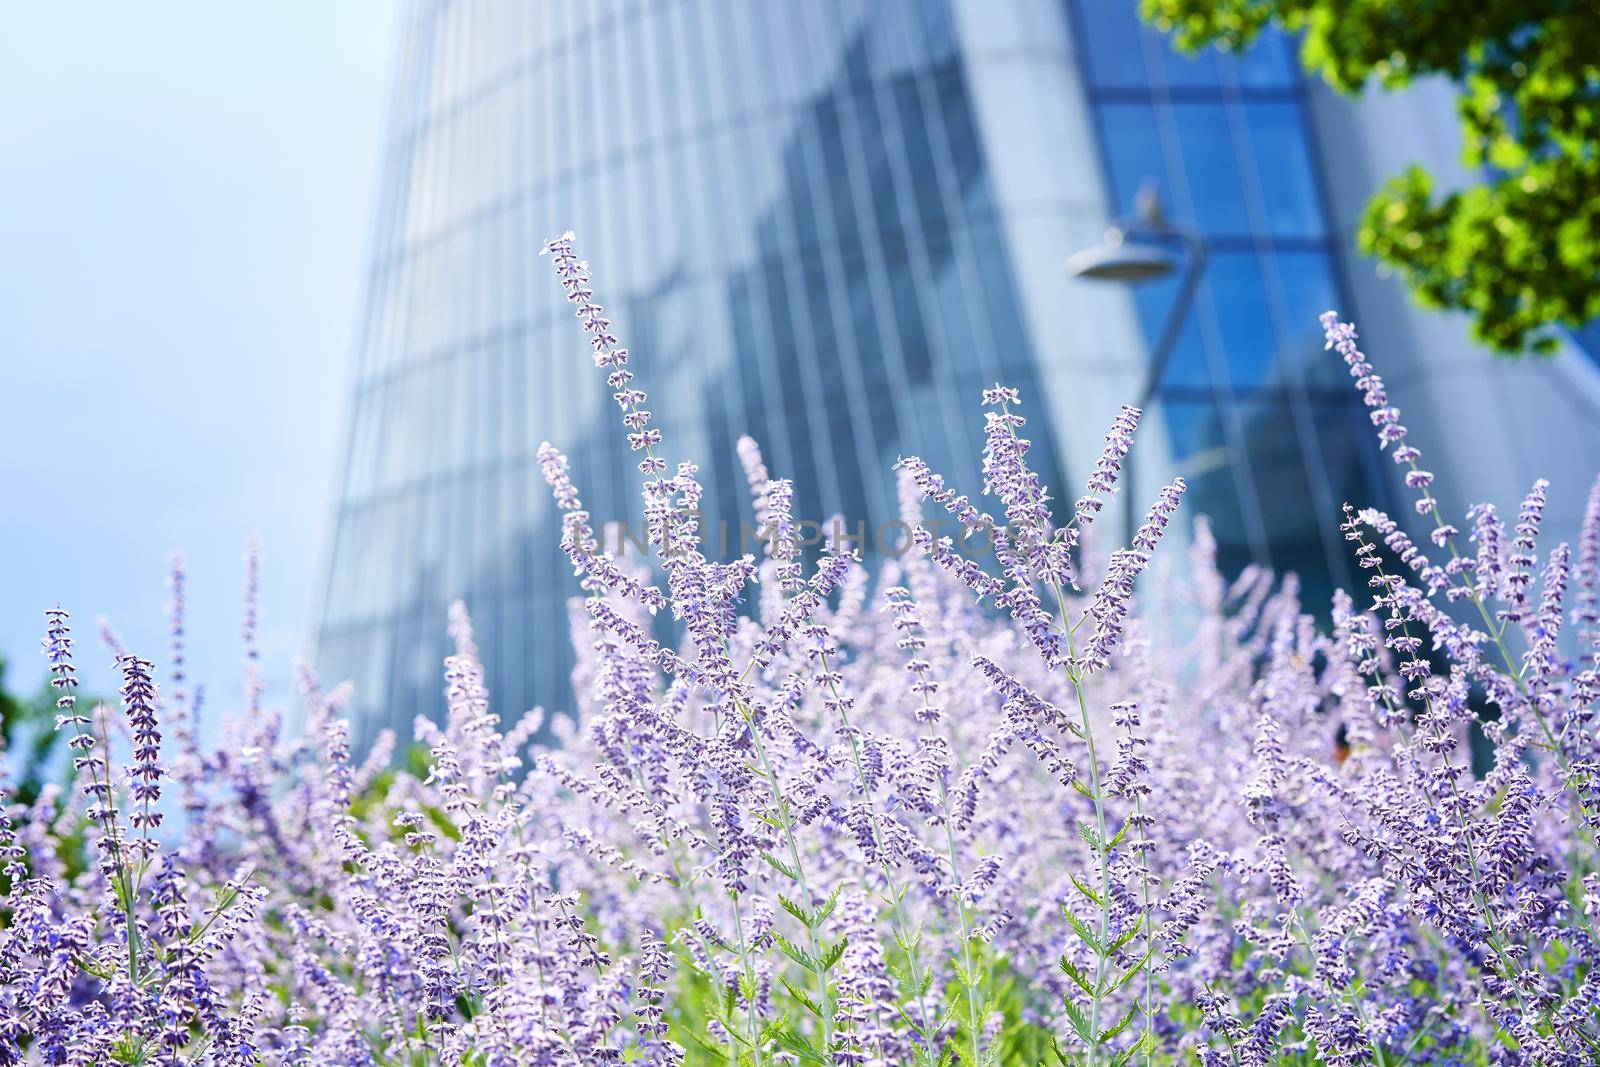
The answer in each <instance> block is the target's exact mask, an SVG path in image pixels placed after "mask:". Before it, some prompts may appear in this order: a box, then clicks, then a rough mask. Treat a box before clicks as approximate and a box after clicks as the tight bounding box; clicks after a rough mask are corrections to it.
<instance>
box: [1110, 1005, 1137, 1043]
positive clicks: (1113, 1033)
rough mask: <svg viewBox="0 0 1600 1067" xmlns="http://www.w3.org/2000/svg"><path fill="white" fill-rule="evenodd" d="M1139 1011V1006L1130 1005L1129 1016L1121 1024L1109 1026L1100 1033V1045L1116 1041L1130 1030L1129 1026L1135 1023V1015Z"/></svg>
mask: <svg viewBox="0 0 1600 1067" xmlns="http://www.w3.org/2000/svg"><path fill="white" fill-rule="evenodd" d="M1137 1010H1139V1005H1137V1004H1130V1005H1128V1011H1127V1014H1125V1015H1123V1017H1122V1020H1121V1021H1120V1022H1118V1023H1117V1024H1116V1025H1115V1026H1108V1027H1106V1028H1105V1029H1104V1030H1102V1031H1100V1044H1102V1045H1103V1044H1105V1043H1106V1042H1107V1041H1112V1040H1114V1039H1115V1038H1116V1037H1117V1035H1118V1034H1120V1033H1122V1031H1124V1030H1126V1029H1127V1028H1128V1024H1129V1023H1131V1022H1133V1013H1134V1012H1135V1011H1137Z"/></svg>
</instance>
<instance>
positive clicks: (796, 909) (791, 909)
mask: <svg viewBox="0 0 1600 1067" xmlns="http://www.w3.org/2000/svg"><path fill="white" fill-rule="evenodd" d="M778 904H779V905H780V906H781V907H782V908H783V910H784V911H786V912H788V913H789V914H790V915H793V916H794V917H795V918H796V919H799V920H800V924H801V925H802V926H804V927H806V929H808V930H809V929H810V928H811V913H810V912H809V911H807V910H806V909H805V908H803V907H801V906H800V905H799V904H796V903H795V902H794V901H792V900H790V899H789V898H788V897H786V896H784V895H783V894H782V893H779V894H778Z"/></svg>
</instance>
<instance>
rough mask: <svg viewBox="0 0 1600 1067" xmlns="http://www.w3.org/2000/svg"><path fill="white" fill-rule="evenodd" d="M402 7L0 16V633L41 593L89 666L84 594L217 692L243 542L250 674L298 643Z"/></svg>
mask: <svg viewBox="0 0 1600 1067" xmlns="http://www.w3.org/2000/svg"><path fill="white" fill-rule="evenodd" d="M397 6H398V5H391V4H389V3H386V2H383V0H366V2H354V0H341V2H339V3H333V4H330V3H326V2H323V0H273V2H272V3H262V4H227V5H216V4H207V3H198V2H190V3H177V2H162V3H159V4H100V3H97V4H89V3H77V2H70V3H69V2H54V0H53V2H50V3H46V2H44V0H39V2H35V3H31V4H26V5H10V6H8V7H7V13H6V32H5V33H4V34H0V101H3V106H0V159H3V160H4V164H3V165H0V256H3V257H4V258H3V262H4V265H5V275H4V283H3V284H0V383H3V385H0V491H3V493H4V499H5V506H4V509H3V511H0V654H3V655H4V656H5V657H6V659H8V660H9V661H10V663H11V666H10V670H9V672H8V679H9V683H10V685H11V687H12V688H23V689H29V690H31V689H32V688H33V686H35V685H37V684H38V681H39V679H40V677H41V676H42V671H43V659H42V657H41V656H40V655H39V653H38V639H39V633H40V631H41V625H42V616H41V612H42V611H43V609H45V608H46V607H49V606H51V605H53V604H55V603H57V602H58V601H59V602H60V603H61V604H62V605H63V606H64V607H66V608H67V609H68V610H69V611H71V612H72V613H73V615H74V616H75V619H76V621H77V627H76V628H77V630H78V631H79V637H80V645H79V650H80V665H81V667H82V669H83V673H84V674H85V676H86V681H87V682H88V683H89V684H90V685H97V686H100V687H101V689H102V691H105V690H106V687H109V686H110V685H111V684H112V675H111V672H110V656H109V654H108V653H106V652H105V651H104V650H103V648H102V647H101V646H100V644H99V642H98V641H97V640H95V639H94V637H93V631H94V619H95V617H96V616H97V615H100V614H104V615H106V616H107V617H108V618H109V620H110V621H111V624H112V625H113V627H114V628H115V629H117V630H118V632H119V633H120V634H121V635H122V637H123V639H124V641H125V642H126V644H127V645H128V646H129V648H130V649H132V650H134V651H137V652H140V653H141V654H143V655H147V656H150V657H151V658H153V659H156V660H157V662H158V663H161V664H163V665H164V663H165V656H166V638H165V621H164V617H163V605H164V603H165V601H166V589H165V575H166V566H167V564H166V559H167V555H168V553H169V552H170V551H171V550H173V549H183V550H185V551H186V553H187V554H188V557H189V572H190V573H189V602H190V610H189V614H190V629H191V633H192V637H191V641H192V645H193V652H192V656H191V659H192V673H193V674H194V675H195V676H196V680H198V681H203V682H204V683H205V684H206V685H207V688H208V690H209V693H210V701H211V704H212V707H214V708H228V707H237V706H238V705H239V702H240V697H239V695H238V694H239V693H240V692H241V687H242V677H243V675H242V670H241V667H240V662H239V655H238V649H239V614H240V591H241V587H242V581H243V569H242V562H241V559H242V554H243V551H244V547H245V543H246V540H247V538H248V537H249V536H250V534H251V533H252V532H259V533H260V535H261V538H262V541H263V545H264V553H263V554H264V565H263V585H264V588H263V598H262V599H263V603H262V636H263V663H264V666H265V668H266V670H267V675H268V681H269V685H270V686H271V687H272V688H273V689H274V690H276V691H277V693H278V694H279V695H280V696H281V695H283V694H285V693H286V692H287V687H288V682H289V678H290V676H291V661H292V657H293V656H294V655H296V654H297V653H299V652H301V651H303V650H305V648H306V647H307V643H308V640H309V635H310V629H311V621H312V618H313V600H314V597H315V593H316V589H317V587H318V585H319V583H320V576H319V573H318V572H319V569H320V567H321V565H322V564H321V554H322V552H323V550H324V547H323V537H324V533H325V531H326V529H327V526H328V515H329V508H330V501H331V492H332V479H333V470H334V466H335V461H336V457H337V453H338V451H339V442H340V438H341V435H342V432H343V430H342V423H343V417H344V413H343V392H344V386H345V382H346V380H347V376H348V367H349V362H350V352H351V345H352V335H353V330H354V325H355V322H356V318H357V310H358V304H359V300H360V296H361V281H362V275H363V273H364V266H363V264H364V260H365V254H366V248H365V246H366V240H367V233H368V229H369V220H370V215H371V210H370V206H371V202H372V199H373V193H374V191H375V189H376V182H377V174H378V162H379V151H380V146H381V138H382V132H383V123H384V119H385V104H386V101H385V92H386V88H387V79H388V73H389V65H390V50H391V44H392V39H393V35H394V32H395V28H396V27H395V22H396V15H395V11H396V8H397Z"/></svg>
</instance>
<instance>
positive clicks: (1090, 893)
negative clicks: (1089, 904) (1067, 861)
mask: <svg viewBox="0 0 1600 1067" xmlns="http://www.w3.org/2000/svg"><path fill="white" fill-rule="evenodd" d="M1067 877H1068V878H1071V879H1072V884H1073V885H1074V886H1076V887H1077V889H1078V892H1080V893H1082V894H1083V895H1084V896H1086V897H1088V898H1089V899H1090V900H1092V901H1094V902H1095V903H1096V904H1103V903H1105V901H1103V900H1101V899H1100V894H1099V893H1096V892H1095V891H1094V890H1093V889H1090V888H1089V887H1088V886H1087V885H1086V884H1085V883H1084V881H1083V879H1081V878H1079V877H1078V876H1077V875H1075V874H1073V873H1071V872H1070V871H1069V872H1068V873H1067Z"/></svg>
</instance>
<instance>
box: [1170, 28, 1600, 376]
mask: <svg viewBox="0 0 1600 1067" xmlns="http://www.w3.org/2000/svg"><path fill="white" fill-rule="evenodd" d="M1142 10H1143V13H1144V15H1145V17H1146V18H1147V19H1149V20H1150V21H1151V22H1152V23H1154V24H1155V25H1156V26H1157V27H1159V28H1160V29H1162V30H1165V31H1167V32H1170V33H1171V34H1172V37H1173V39H1174V41H1175V42H1176V43H1177V45H1178V46H1179V47H1180V48H1184V49H1189V50H1196V49H1199V48H1202V47H1205V46H1207V45H1216V46H1220V47H1223V48H1230V49H1231V48H1243V47H1247V46H1248V45H1249V44H1250V42H1251V41H1252V40H1253V39H1254V38H1255V36H1256V35H1257V34H1259V33H1260V32H1261V30H1262V29H1263V28H1264V27H1266V26H1267V25H1269V24H1273V25H1276V26H1279V27H1281V28H1283V29H1285V30H1288V31H1290V32H1294V33H1302V34H1303V35H1304V39H1303V40H1304V43H1303V46H1302V48H1301V60H1302V62H1303V63H1304V65H1305V67H1306V69H1307V70H1309V71H1311V72H1313V73H1315V74H1318V75H1320V76H1321V77H1322V78H1324V79H1325V80H1326V81H1327V82H1328V83H1329V84H1330V85H1332V86H1333V87H1334V88H1336V89H1338V90H1340V91H1341V92H1346V93H1357V92H1360V91H1361V90H1362V89H1363V88H1365V87H1366V86H1368V85H1369V84H1372V83H1374V82H1375V83H1377V84H1378V85H1381V86H1383V87H1384V88H1387V89H1397V88H1401V87H1403V86H1405V85H1408V84H1410V83H1411V82H1412V81H1413V80H1414V79H1416V78H1419V77H1424V76H1429V75H1442V76H1444V77H1447V78H1450V79H1451V80H1452V81H1454V82H1455V83H1456V84H1457V85H1458V86H1459V88H1460V90H1461V97H1460V101H1459V104H1458V108H1457V111H1458V115H1459V118H1460V123H1461V132H1462V140H1463V143H1464V151H1463V162H1464V163H1466V165H1467V166H1468V167H1471V168H1474V169H1478V170H1481V171H1482V172H1483V174H1484V179H1483V181H1482V183H1481V184H1477V185H1473V186H1470V187H1468V188H1465V189H1460V190H1454V191H1441V190H1439V189H1437V188H1435V182H1434V180H1433V178H1432V177H1431V176H1430V175H1428V174H1427V173H1425V172H1424V171H1422V170H1420V169H1417V168H1413V169H1411V170H1408V171H1407V172H1405V173H1404V174H1401V175H1398V176H1396V177H1395V178H1394V179H1392V180H1391V181H1390V182H1388V183H1387V184H1386V185H1385V186H1384V188H1383V189H1382V190H1380V191H1379V192H1378V193H1377V195H1376V196H1374V197H1373V199H1372V201H1371V202H1370V204H1369V205H1368V207H1367V210H1366V212H1365V213H1364V216H1363V218H1362V221H1361V226H1360V229H1359V232H1358V235H1357V240H1358V244H1359V246H1360V248H1361V250H1362V251H1363V252H1366V253H1368V254H1369V255H1375V256H1377V257H1378V258H1379V259H1380V260H1381V261H1382V262H1384V263H1385V264H1387V265H1388V266H1389V267H1391V268H1393V269H1394V270H1396V271H1397V272H1398V273H1399V274H1400V275H1401V277H1403V278H1404V279H1405V281H1406V282H1407V284H1408V285H1409V286H1410V287H1411V289H1412V291H1413V293H1414V294H1415V295H1416V297H1417V299H1418V300H1419V301H1420V302H1422V303H1423V304H1425V305H1428V306H1434V307H1442V308H1452V309H1458V310H1463V311H1467V312H1469V313H1470V314H1471V315H1472V317H1473V332H1474V334H1475V335H1476V336H1477V337H1478V339H1479V340H1481V341H1483V342H1484V343H1485V344H1488V345H1490V346H1491V347H1493V348H1495V349H1496V350H1498V351H1501V352H1505V353H1518V352H1522V351H1525V350H1527V349H1532V350H1534V351H1547V350H1549V349H1551V348H1553V347H1554V345H1555V340H1556V335H1555V333H1554V332H1553V330H1552V329H1551V327H1553V326H1556V325H1564V326H1569V327H1578V326H1582V325H1583V324H1584V323H1586V322H1588V321H1589V320H1591V319H1594V318H1596V317H1600V5H1596V4H1594V3H1593V2H1592V0H1486V2H1483V3H1476V4H1459V3H1451V2H1448V0H1143V3H1142Z"/></svg>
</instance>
